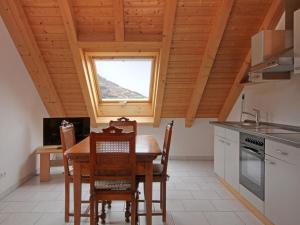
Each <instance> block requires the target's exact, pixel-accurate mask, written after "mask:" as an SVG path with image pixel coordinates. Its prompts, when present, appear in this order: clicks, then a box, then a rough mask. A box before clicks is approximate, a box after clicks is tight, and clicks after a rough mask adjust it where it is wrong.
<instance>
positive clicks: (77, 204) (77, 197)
mask: <svg viewBox="0 0 300 225" xmlns="http://www.w3.org/2000/svg"><path fill="white" fill-rule="evenodd" d="M73 169H74V225H80V216H81V180H80V179H81V176H80V173H81V168H80V163H79V162H76V161H74V164H73Z"/></svg>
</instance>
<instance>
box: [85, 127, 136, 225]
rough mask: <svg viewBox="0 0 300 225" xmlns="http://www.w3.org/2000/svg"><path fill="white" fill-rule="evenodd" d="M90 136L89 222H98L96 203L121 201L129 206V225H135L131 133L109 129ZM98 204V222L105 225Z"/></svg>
mask: <svg viewBox="0 0 300 225" xmlns="http://www.w3.org/2000/svg"><path fill="white" fill-rule="evenodd" d="M102 131H103V133H91V135H90V145H91V147H90V149H91V156H90V157H91V158H90V174H91V178H90V192H91V196H90V209H91V210H90V214H91V216H90V221H91V225H95V224H96V223H98V221H99V216H98V215H99V213H98V204H99V202H100V201H101V202H106V201H113V200H124V201H128V202H131V203H132V208H131V212H132V216H131V224H132V225H135V224H136V196H135V195H136V192H137V189H136V153H135V133H134V132H130V133H122V129H119V128H116V127H113V126H111V127H109V128H106V129H103V130H102ZM105 217H106V216H105V211H104V206H103V204H102V213H101V215H100V218H101V222H102V223H105Z"/></svg>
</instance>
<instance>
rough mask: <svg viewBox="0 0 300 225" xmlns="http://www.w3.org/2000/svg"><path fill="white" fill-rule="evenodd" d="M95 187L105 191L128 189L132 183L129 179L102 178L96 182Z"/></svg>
mask: <svg viewBox="0 0 300 225" xmlns="http://www.w3.org/2000/svg"><path fill="white" fill-rule="evenodd" d="M95 188H96V189H98V190H103V191H128V190H130V188H131V185H130V182H129V181H120V180H105V181H104V180H101V181H96V182H95Z"/></svg>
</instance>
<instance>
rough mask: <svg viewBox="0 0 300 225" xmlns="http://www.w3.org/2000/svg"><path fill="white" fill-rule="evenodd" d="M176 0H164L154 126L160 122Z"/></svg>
mask: <svg viewBox="0 0 300 225" xmlns="http://www.w3.org/2000/svg"><path fill="white" fill-rule="evenodd" d="M176 8H177V0H166V5H165V14H164V27H163V39H162V46H161V49H160V56H159V63H158V65H159V71H158V83H157V89H156V100H155V103H154V104H155V106H154V123H153V125H154V127H158V126H159V124H160V118H161V112H162V104H163V99H164V92H165V84H166V77H167V71H168V63H169V55H170V48H171V44H172V37H173V29H174V22H175V16H176Z"/></svg>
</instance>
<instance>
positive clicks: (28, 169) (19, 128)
mask: <svg viewBox="0 0 300 225" xmlns="http://www.w3.org/2000/svg"><path fill="white" fill-rule="evenodd" d="M0 49H1V50H0V156H1V157H0V174H1V173H2V174H3V173H4V172H5V173H6V176H4V177H2V178H0V198H1V197H2V196H3V195H4V194H5V192H7V191H9V190H10V189H12V188H14V187H16V185H18V184H19V183H20V182H21V181H22V180H24V179H26V177H28V176H30V175H32V174H33V173H35V159H36V157H35V155H34V154H33V152H34V150H35V149H36V147H37V146H40V145H41V144H42V117H46V116H47V112H46V110H45V108H44V105H43V104H42V102H41V99H40V97H39V95H38V93H37V91H36V89H35V87H34V85H33V83H32V80H31V78H30V76H29V74H28V72H27V70H26V68H25V67H24V64H23V62H22V60H21V58H20V56H19V54H18V52H17V50H16V48H15V46H14V43H13V42H12V39H11V37H10V36H9V33H8V31H7V29H6V27H5V25H4V23H3V21H2V19H1V17H0Z"/></svg>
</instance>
